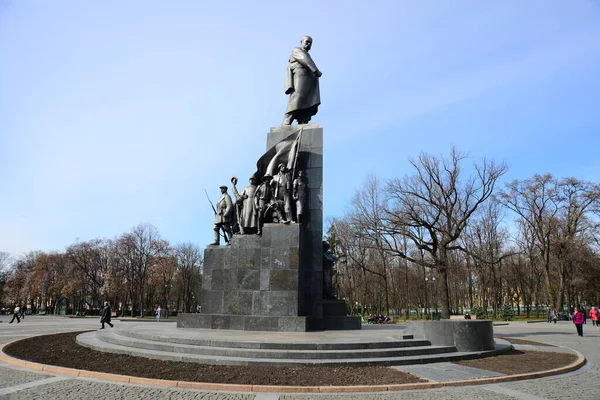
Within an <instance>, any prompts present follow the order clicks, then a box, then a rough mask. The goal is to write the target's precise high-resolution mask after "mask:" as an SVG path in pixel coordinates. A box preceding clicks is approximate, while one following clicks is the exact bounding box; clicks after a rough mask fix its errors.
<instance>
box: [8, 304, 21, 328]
mask: <svg viewBox="0 0 600 400" xmlns="http://www.w3.org/2000/svg"><path fill="white" fill-rule="evenodd" d="M20 313H21V307H19V306H18V305H16V306H15V308H14V309H13V317H12V319H11V320H10V322H9V324H12V323H13V321H14V320H15V318H16V319H17V324H18V323H20V322H21V318H19V314H20Z"/></svg>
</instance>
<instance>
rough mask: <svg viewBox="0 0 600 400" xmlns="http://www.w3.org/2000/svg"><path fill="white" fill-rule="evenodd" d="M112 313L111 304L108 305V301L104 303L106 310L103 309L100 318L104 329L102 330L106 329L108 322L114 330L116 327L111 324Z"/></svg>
mask: <svg viewBox="0 0 600 400" xmlns="http://www.w3.org/2000/svg"><path fill="white" fill-rule="evenodd" d="M111 313H112V311H111V309H110V304H109V303H108V301H105V302H104V308H103V309H102V314H101V316H100V323H101V324H102V328H100V329H104V323H105V322H106V323H107V324H108V325H110V327H111V328H114V327H115V326H114V325H113V324H111V323H110V317H111V315H110V314H111Z"/></svg>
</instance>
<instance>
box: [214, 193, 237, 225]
mask: <svg viewBox="0 0 600 400" xmlns="http://www.w3.org/2000/svg"><path fill="white" fill-rule="evenodd" d="M232 217H233V203H232V202H231V196H229V195H228V194H227V193H223V194H221V197H219V201H217V214H216V215H215V224H228V223H230V222H231V219H232Z"/></svg>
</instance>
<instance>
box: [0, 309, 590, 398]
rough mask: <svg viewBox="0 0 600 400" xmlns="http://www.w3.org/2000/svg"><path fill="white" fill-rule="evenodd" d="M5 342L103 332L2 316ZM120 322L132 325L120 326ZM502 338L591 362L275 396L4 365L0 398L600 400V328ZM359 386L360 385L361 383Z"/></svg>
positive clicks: (510, 333)
mask: <svg viewBox="0 0 600 400" xmlns="http://www.w3.org/2000/svg"><path fill="white" fill-rule="evenodd" d="M0 321H2V323H0V343H7V342H9V341H12V340H15V339H18V338H23V337H29V336H34V335H41V334H49V333H58V332H67V331H77V330H87V329H97V328H98V321H97V319H96V318H89V319H88V318H81V319H75V318H62V317H48V316H45V317H27V318H25V321H23V322H22V323H20V324H16V323H13V324H8V321H9V318H8V317H6V316H0ZM117 323H126V322H121V321H117ZM494 332H495V334H496V335H497V336H506V337H517V338H521V339H527V340H537V341H541V342H546V343H551V344H555V345H558V346H565V347H570V348H573V349H575V350H578V351H580V352H581V353H583V354H584V355H585V356H586V357H587V359H588V363H587V364H586V366H584V367H583V368H581V369H579V370H578V371H575V372H572V373H569V374H565V375H560V376H554V377H548V378H542V379H532V380H527V381H520V382H512V383H502V384H494V385H481V386H464V387H457V388H443V389H428V390H421V391H399V392H387V393H348V394H327V395H325V394H322V395H321V394H310V395H309V394H306V395H302V394H273V393H236V392H207V391H201V390H191V389H176V388H158V387H153V386H144V385H133V384H119V383H112V382H107V381H101V380H97V379H86V378H71V377H66V376H58V375H52V374H47V373H37V372H32V371H31V370H28V369H23V368H17V367H13V366H10V365H7V364H2V363H0V398H2V399H4V398H6V399H87V398H93V399H95V400H101V399H182V400H184V399H202V400H222V399H236V400H237V399H240V400H246V399H248V400H308V399H319V400H350V399H353V400H363V399H365V400H376V399H379V400H396V399H398V400H404V399H406V400H413V399H435V400H450V399H456V400H467V399H489V400H496V399H498V400H504V399H523V400H539V399H583V400H587V399H589V400H594V399H596V400H600V355H599V350H600V329H599V328H596V327H592V326H591V325H590V324H587V325H584V335H585V336H584V337H578V336H577V335H576V333H575V328H574V326H573V324H572V323H570V322H560V323H558V324H556V325H555V324H547V323H534V324H526V323H521V322H519V323H510V325H507V326H497V327H495V328H494ZM357 384H359V382H357Z"/></svg>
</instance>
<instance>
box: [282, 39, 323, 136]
mask: <svg viewBox="0 0 600 400" xmlns="http://www.w3.org/2000/svg"><path fill="white" fill-rule="evenodd" d="M311 47H312V38H311V37H310V36H304V37H303V38H302V40H301V41H300V47H296V48H294V49H293V50H292V54H291V55H290V59H289V61H288V67H287V73H286V77H285V94H288V95H289V96H290V97H289V99H288V105H287V109H286V111H285V118H284V120H283V124H284V125H291V124H292V122H293V121H294V120H296V121H298V123H299V124H307V123H308V122H309V121H310V119H311V117H312V116H313V115H315V114H316V113H317V112H318V110H319V105H320V104H321V94H320V92H319V77H320V76H321V75H322V73H321V71H320V70H319V68H317V65H316V64H315V62H314V61H313V59H312V57H311V56H310V54H308V52H309V50H310V48H311Z"/></svg>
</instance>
